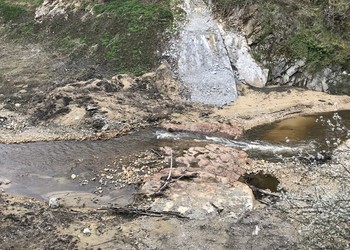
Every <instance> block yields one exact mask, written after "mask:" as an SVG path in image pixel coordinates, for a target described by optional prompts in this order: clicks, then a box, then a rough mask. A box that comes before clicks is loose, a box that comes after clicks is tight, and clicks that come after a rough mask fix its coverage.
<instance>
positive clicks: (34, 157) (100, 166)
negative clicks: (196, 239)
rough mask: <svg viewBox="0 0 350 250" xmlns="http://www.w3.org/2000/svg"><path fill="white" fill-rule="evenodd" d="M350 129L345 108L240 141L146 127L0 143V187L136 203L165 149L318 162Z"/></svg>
mask: <svg viewBox="0 0 350 250" xmlns="http://www.w3.org/2000/svg"><path fill="white" fill-rule="evenodd" d="M348 127H350V111H340V112H337V113H334V112H331V113H324V114H317V115H308V116H297V117H293V118H289V119H285V120H282V121H279V122H275V123H273V124H269V125H264V126H259V127H256V128H253V129H251V130H248V131H247V132H246V133H245V138H244V139H241V140H232V139H227V138H224V137H214V136H205V135H201V134H196V133H190V132H168V131H165V130H161V129H145V130H141V131H139V132H136V133H132V134H130V135H125V136H122V137H120V138H114V139H109V140H103V141H51V142H34V143H22V144H1V145H0V159H1V161H0V181H2V183H3V184H4V183H6V182H8V183H7V184H6V185H2V187H3V188H4V189H5V190H6V191H7V192H9V193H12V194H17V195H24V196H28V197H33V198H39V199H42V200H46V201H48V200H49V199H50V198H51V197H58V198H60V199H63V200H64V202H65V203H66V205H68V206H90V207H91V206H92V207H97V206H101V205H108V204H114V205H118V206H125V205H130V204H131V203H132V202H133V201H134V195H135V194H136V193H137V184H138V183H137V182H139V181H141V180H142V178H143V176H145V175H146V176H147V175H149V174H151V173H154V172H156V171H158V170H159V169H162V168H164V167H167V165H168V163H167V162H165V161H164V160H162V157H161V152H160V151H159V149H160V148H162V147H171V148H173V149H174V150H175V152H178V153H177V154H180V153H181V151H183V150H188V149H189V148H190V147H194V146H205V145H208V144H210V143H218V144H221V145H224V146H229V147H233V148H236V149H239V150H243V151H245V152H247V153H248V154H249V155H250V156H251V157H254V158H256V159H264V160H270V161H277V162H278V161H282V160H286V157H290V158H292V157H299V158H305V159H310V160H312V159H313V158H310V157H314V158H315V159H318V158H319V159H318V160H323V159H324V157H327V156H328V155H330V154H331V152H329V150H331V149H334V148H335V147H336V146H337V145H339V144H340V143H342V142H343V141H344V140H345V139H347V138H348V137H349V134H348V133H349V132H348V131H347V130H345V129H346V128H348ZM332 130H333V131H332ZM317 157H318V158H317ZM143 158H145V159H143ZM138 159H139V160H138ZM324 160H326V159H324ZM137 161H139V162H137ZM125 171H130V174H125ZM133 175H134V176H133ZM136 176H139V177H136Z"/></svg>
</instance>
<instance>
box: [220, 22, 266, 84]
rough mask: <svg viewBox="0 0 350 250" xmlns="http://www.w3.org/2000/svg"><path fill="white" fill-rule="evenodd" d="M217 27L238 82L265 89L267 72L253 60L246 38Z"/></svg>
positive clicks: (222, 27)
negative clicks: (235, 71)
mask: <svg viewBox="0 0 350 250" xmlns="http://www.w3.org/2000/svg"><path fill="white" fill-rule="evenodd" d="M219 27H220V30H221V34H222V36H223V39H224V43H225V46H226V49H227V52H228V55H229V57H230V61H231V63H232V64H233V65H234V67H235V68H236V70H237V73H238V80H241V81H242V80H243V81H244V82H245V83H247V84H249V85H251V86H254V87H258V88H262V87H265V85H266V82H267V77H268V73H269V71H268V69H266V68H263V67H262V66H260V65H259V64H258V63H257V62H256V61H255V60H254V58H253V57H252V55H251V54H250V48H249V45H248V43H247V40H246V38H245V37H244V36H243V35H241V34H238V33H237V32H233V31H226V30H225V28H224V26H222V25H219Z"/></svg>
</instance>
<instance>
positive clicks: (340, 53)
mask: <svg viewBox="0 0 350 250" xmlns="http://www.w3.org/2000/svg"><path fill="white" fill-rule="evenodd" d="M214 4H215V10H216V12H217V13H218V15H220V16H221V17H228V16H232V15H233V14H235V13H237V12H238V11H237V10H238V9H240V10H241V13H243V14H242V15H241V16H239V18H240V19H241V21H242V22H243V23H244V24H246V23H247V22H248V21H249V20H250V19H252V18H255V19H256V20H258V21H259V27H260V28H259V29H258V32H256V33H255V34H254V35H253V37H252V38H253V45H252V47H253V49H254V50H255V54H256V55H258V56H257V58H259V59H260V60H261V61H265V62H267V64H268V65H267V66H269V64H271V65H273V64H274V62H275V61H277V60H278V59H279V58H281V56H282V57H285V58H286V59H287V60H291V61H293V60H296V59H303V60H305V61H306V70H307V71H309V72H311V73H312V72H316V71H318V70H320V69H322V68H325V67H331V68H339V67H340V68H341V69H343V70H347V71H350V43H349V41H350V1H348V0H316V1H307V0H302V1H297V0H267V1H266V0H257V1H252V0H239V1H230V0H214ZM252 7H255V8H256V9H257V11H255V12H252V9H254V8H252Z"/></svg>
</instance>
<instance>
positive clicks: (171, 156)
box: [154, 151, 173, 195]
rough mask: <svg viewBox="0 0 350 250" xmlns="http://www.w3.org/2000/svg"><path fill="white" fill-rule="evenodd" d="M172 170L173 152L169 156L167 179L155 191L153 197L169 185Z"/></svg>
mask: <svg viewBox="0 0 350 250" xmlns="http://www.w3.org/2000/svg"><path fill="white" fill-rule="evenodd" d="M172 169H173V152H172V151H171V154H170V170H169V174H168V177H167V178H166V180H165V182H164V183H163V185H162V186H161V187H160V188H159V189H158V190H157V192H155V193H154V195H159V194H160V193H161V192H162V191H163V190H164V189H165V188H166V187H167V186H168V185H169V183H170V179H171V170H172Z"/></svg>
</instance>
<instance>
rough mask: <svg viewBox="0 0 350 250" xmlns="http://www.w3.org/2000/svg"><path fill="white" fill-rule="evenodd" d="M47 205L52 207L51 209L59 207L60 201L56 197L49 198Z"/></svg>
mask: <svg viewBox="0 0 350 250" xmlns="http://www.w3.org/2000/svg"><path fill="white" fill-rule="evenodd" d="M49 207H50V208H53V209H55V208H59V207H60V202H59V201H58V199H57V198H56V197H52V198H50V200H49Z"/></svg>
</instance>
